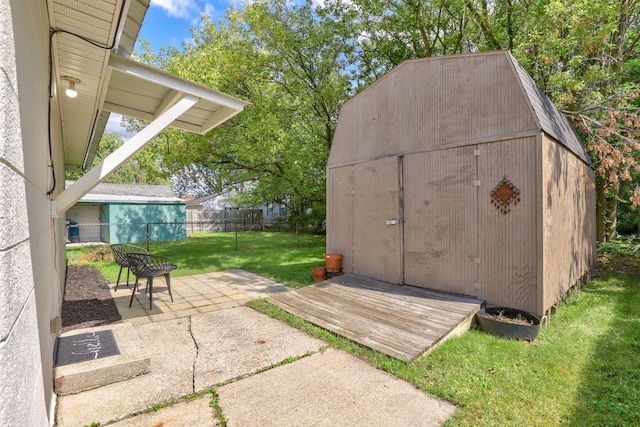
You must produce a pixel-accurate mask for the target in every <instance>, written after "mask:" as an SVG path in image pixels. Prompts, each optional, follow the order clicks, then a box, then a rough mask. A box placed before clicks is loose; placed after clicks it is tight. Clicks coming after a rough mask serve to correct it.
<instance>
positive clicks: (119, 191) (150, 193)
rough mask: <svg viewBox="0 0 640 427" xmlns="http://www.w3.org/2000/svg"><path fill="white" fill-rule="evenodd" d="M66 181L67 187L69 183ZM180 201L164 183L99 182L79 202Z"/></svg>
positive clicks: (182, 201)
mask: <svg viewBox="0 0 640 427" xmlns="http://www.w3.org/2000/svg"><path fill="white" fill-rule="evenodd" d="M71 183H72V182H71V181H67V183H66V184H67V187H68V186H69V185H71ZM97 201H104V202H145V201H147V202H154V201H156V202H158V201H161V202H181V203H184V200H182V199H181V198H179V197H177V196H176V195H175V193H174V192H173V190H172V189H171V188H170V187H168V186H166V185H137V184H111V183H100V184H98V185H97V186H95V187H94V188H93V189H92V190H91V191H90V192H89V193H88V194H86V195H85V196H84V197H82V198H81V199H80V200H79V202H97Z"/></svg>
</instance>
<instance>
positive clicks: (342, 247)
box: [327, 166, 354, 273]
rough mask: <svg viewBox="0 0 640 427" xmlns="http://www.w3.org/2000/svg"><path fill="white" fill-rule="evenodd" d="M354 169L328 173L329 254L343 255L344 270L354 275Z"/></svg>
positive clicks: (342, 169) (351, 167) (345, 168)
mask: <svg viewBox="0 0 640 427" xmlns="http://www.w3.org/2000/svg"><path fill="white" fill-rule="evenodd" d="M353 175H354V168H353V166H344V167H341V168H334V169H329V170H328V171H327V182H328V183H329V184H328V185H327V253H332V254H336V253H337V254H342V256H343V258H342V269H343V271H344V272H345V273H353V235H354V231H353V203H354V201H353V199H354V194H353V192H354V187H353V180H354V176H353Z"/></svg>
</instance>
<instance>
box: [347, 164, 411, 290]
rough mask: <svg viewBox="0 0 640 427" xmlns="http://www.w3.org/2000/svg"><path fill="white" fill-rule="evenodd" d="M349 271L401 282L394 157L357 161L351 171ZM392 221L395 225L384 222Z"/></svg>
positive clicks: (398, 200)
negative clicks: (351, 239)
mask: <svg viewBox="0 0 640 427" xmlns="http://www.w3.org/2000/svg"><path fill="white" fill-rule="evenodd" d="M354 177H355V180H354V188H355V198H354V212H356V213H357V215H356V217H355V220H354V228H353V230H354V231H353V232H354V238H353V241H354V242H353V243H354V244H353V270H354V272H355V273H357V274H361V275H364V276H367V277H371V278H373V279H378V280H383V281H385V282H390V283H401V282H402V276H401V275H402V269H401V260H402V251H401V246H400V233H401V224H400V185H399V176H398V158H397V157H388V158H385V159H382V160H376V161H371V162H366V163H359V164H357V165H356V166H355V171H354ZM390 220H396V221H398V223H396V224H387V221H390Z"/></svg>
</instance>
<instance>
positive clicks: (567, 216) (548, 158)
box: [539, 137, 596, 314]
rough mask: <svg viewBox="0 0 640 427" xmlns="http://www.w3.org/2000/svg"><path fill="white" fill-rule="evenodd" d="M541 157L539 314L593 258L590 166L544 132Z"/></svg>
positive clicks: (582, 271)
mask: <svg viewBox="0 0 640 427" xmlns="http://www.w3.org/2000/svg"><path fill="white" fill-rule="evenodd" d="M542 156H543V162H542V163H543V180H542V181H543V182H542V186H543V198H542V202H543V218H542V220H543V224H542V227H543V245H544V264H543V271H544V273H543V274H544V288H543V289H544V295H543V298H542V304H543V306H542V307H540V310H539V311H540V313H539V314H542V313H544V312H545V311H546V310H548V309H549V308H550V307H551V306H552V305H553V304H555V303H557V302H558V301H560V300H561V299H562V298H563V297H564V295H565V293H566V292H567V290H568V289H569V288H570V287H572V286H573V285H575V284H576V283H577V282H578V281H579V280H580V279H581V278H582V276H584V275H585V274H587V273H589V272H591V271H592V268H593V267H594V265H595V260H596V253H595V247H596V246H595V189H594V183H595V178H594V173H593V171H592V170H591V168H589V167H588V166H587V165H585V164H584V162H582V161H581V160H579V159H578V158H577V157H576V156H575V155H573V154H572V153H570V152H569V151H568V150H567V149H566V148H564V147H563V146H561V145H560V144H557V143H555V142H554V141H553V140H551V139H549V138H547V137H545V138H543V143H542Z"/></svg>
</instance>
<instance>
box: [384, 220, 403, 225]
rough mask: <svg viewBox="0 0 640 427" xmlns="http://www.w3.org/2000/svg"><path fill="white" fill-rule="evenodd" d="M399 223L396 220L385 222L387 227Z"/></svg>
mask: <svg viewBox="0 0 640 427" xmlns="http://www.w3.org/2000/svg"><path fill="white" fill-rule="evenodd" d="M399 222H400V221H398V220H397V219H390V220H387V225H396V224H398V223H399Z"/></svg>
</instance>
